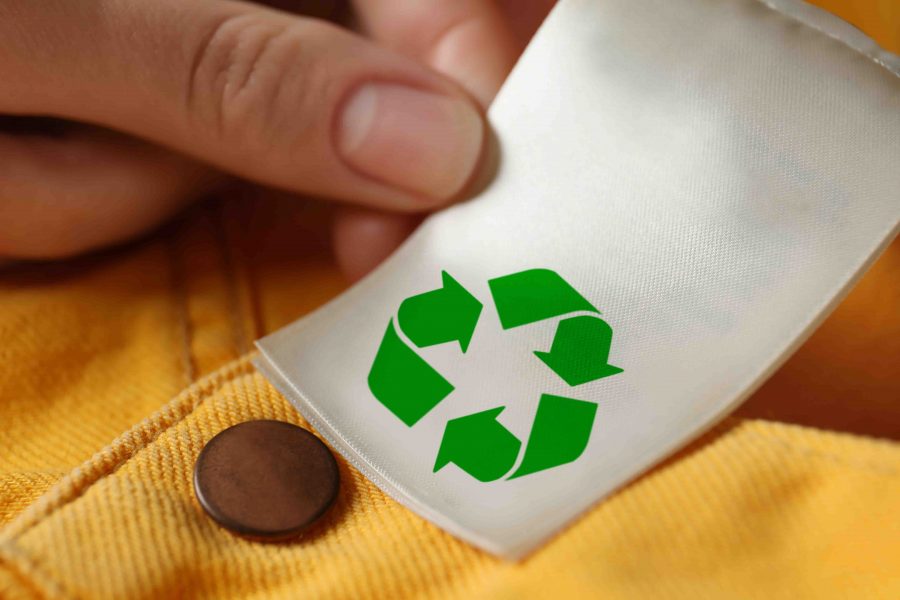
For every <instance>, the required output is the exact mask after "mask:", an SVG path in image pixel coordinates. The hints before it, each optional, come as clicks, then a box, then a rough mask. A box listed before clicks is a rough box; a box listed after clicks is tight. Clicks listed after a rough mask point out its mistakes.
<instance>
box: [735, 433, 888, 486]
mask: <svg viewBox="0 0 900 600" xmlns="http://www.w3.org/2000/svg"><path fill="white" fill-rule="evenodd" d="M729 420H733V421H737V422H738V423H741V422H743V423H754V422H756V423H758V422H759V421H757V420H754V419H749V420H744V419H740V420H739V419H729ZM803 429H808V430H809V431H812V432H813V433H816V430H815V429H811V428H803ZM743 433H744V434H745V435H748V436H749V437H750V438H751V439H753V440H758V441H763V442H767V443H768V442H771V443H772V444H774V445H776V446H778V447H780V448H782V449H785V450H790V451H791V452H793V453H794V454H797V455H800V456H806V457H814V458H820V459H825V460H826V461H828V462H830V463H834V464H837V465H840V466H842V467H847V468H849V469H852V470H856V471H866V472H868V473H872V474H875V475H881V476H885V477H890V478H895V477H896V476H897V474H898V469H897V467H896V466H895V465H894V464H892V463H887V462H886V463H881V462H879V461H873V460H848V459H847V458H846V457H844V456H841V455H839V454H833V453H831V452H826V451H823V450H819V449H817V448H811V447H809V446H806V445H804V444H799V443H797V442H795V441H793V440H788V439H785V438H783V437H781V436H780V435H778V433H775V432H771V433H770V434H768V435H766V434H763V433H760V432H758V431H753V430H745V431H744V432H743ZM820 435H821V433H820Z"/></svg>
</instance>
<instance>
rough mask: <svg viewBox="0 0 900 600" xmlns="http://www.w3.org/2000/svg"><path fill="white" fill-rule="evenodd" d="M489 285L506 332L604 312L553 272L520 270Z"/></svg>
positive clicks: (492, 281)
mask: <svg viewBox="0 0 900 600" xmlns="http://www.w3.org/2000/svg"><path fill="white" fill-rule="evenodd" d="M488 285H489V286H490V288H491V295H492V296H493V297H494V305H495V306H496V307H497V314H498V315H499V316H500V324H501V325H502V326H503V329H512V328H513V327H519V326H520V325H528V324H529V323H535V322H537V321H543V320H544V319H549V318H552V317H558V316H560V315H564V314H566V313H570V312H575V311H577V310H588V311H591V312H595V313H598V314H599V313H600V311H599V310H597V309H596V308H594V307H593V306H592V305H591V303H590V302H588V301H587V300H586V299H585V298H584V296H582V295H581V294H579V293H578V292H577V291H576V290H575V288H573V287H572V286H571V285H569V282H567V281H566V280H565V279H563V278H562V277H560V276H559V274H558V273H557V272H556V271H551V270H550V269H530V270H528V271H520V272H519V273H513V274H512V275H506V276H504V277H497V278H496V279H491V280H490V281H488ZM404 331H405V330H404Z"/></svg>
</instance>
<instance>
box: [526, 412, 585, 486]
mask: <svg viewBox="0 0 900 600" xmlns="http://www.w3.org/2000/svg"><path fill="white" fill-rule="evenodd" d="M596 414H597V405H596V404H594V403H593V402H585V401H584V400H574V399H572V398H564V397H562V396H551V395H550V394H544V395H543V396H541V401H540V403H539V404H538V409H537V414H536V415H535V416H534V424H533V425H532V426H531V434H530V435H529V436H528V445H527V446H526V447H525V456H524V457H523V458H522V463H521V464H520V465H519V468H518V469H516V472H515V473H513V474H512V475H510V477H509V478H510V479H515V478H516V477H522V476H523V475H529V474H531V473H537V472H538V471H543V470H544V469H550V468H552V467H558V466H559V465H564V464H566V463H570V462H572V461H573V460H575V459H576V458H578V457H579V456H581V453H582V452H584V449H585V448H587V443H588V440H589V439H590V437H591V429H592V428H593V427H594V416H595V415H596Z"/></svg>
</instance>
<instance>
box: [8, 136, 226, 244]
mask: <svg viewBox="0 0 900 600" xmlns="http://www.w3.org/2000/svg"><path fill="white" fill-rule="evenodd" d="M217 177H218V175H217V174H216V173H214V172H213V171H212V170H211V169H209V168H208V167H205V166H203V165H200V164H199V163H196V162H195V161H192V160H189V159H187V158H185V157H183V156H178V155H176V154H173V153H171V152H168V151H165V150H163V149H162V148H159V147H154V146H151V145H149V144H146V143H143V142H139V141H138V140H135V139H133V138H129V137H127V136H124V135H120V134H115V133H113V132H109V131H102V130H99V129H96V128H87V127H82V128H78V129H76V130H66V131H65V132H63V133H60V134H58V135H47V134H44V133H40V134H35V133H29V132H24V133H23V132H17V133H11V132H9V128H6V131H5V132H2V133H0V257H6V258H29V259H47V258H62V257H66V256H71V255H74V254H78V253H81V252H84V251H86V250H91V249H93V248H97V247H99V246H103V245H107V244H112V243H116V242H120V241H123V240H125V239H128V238H130V237H133V236H134V235H136V234H138V233H140V232H142V231H144V230H146V229H148V228H151V227H153V226H154V225H156V224H158V223H160V222H161V221H162V220H164V219H165V218H166V217H168V216H170V215H171V214H172V213H174V212H175V211H177V210H179V209H180V208H181V207H182V206H184V205H185V204H186V203H187V202H189V201H190V200H191V199H193V198H194V197H196V196H197V195H198V194H199V193H201V192H202V191H204V190H205V189H206V188H207V187H208V186H210V185H212V183H213V181H214V180H215V178H217Z"/></svg>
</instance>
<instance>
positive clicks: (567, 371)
mask: <svg viewBox="0 0 900 600" xmlns="http://www.w3.org/2000/svg"><path fill="white" fill-rule="evenodd" d="M612 334H613V331H612V327H610V326H609V324H608V323H607V322H606V321H604V320H603V319H601V318H599V317H592V316H589V315H583V316H579V317H570V318H568V319H563V320H562V321H560V322H559V326H558V327H557V329H556V335H555V336H554V337H553V344H552V345H551V347H550V352H535V355H536V356H537V357H538V358H540V359H541V360H542V361H544V363H545V364H546V365H547V366H548V367H550V368H551V369H553V371H554V372H555V373H556V374H557V375H559V376H560V377H562V378H563V379H564V380H565V382H566V383H568V384H569V385H581V384H582V383H587V382H588V381H594V380H596V379H603V378H604V377H609V376H610V375H615V374H616V373H621V372H622V369H620V368H619V367H614V366H612V365H610V364H607V360H609V347H610V345H611V344H612Z"/></svg>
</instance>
